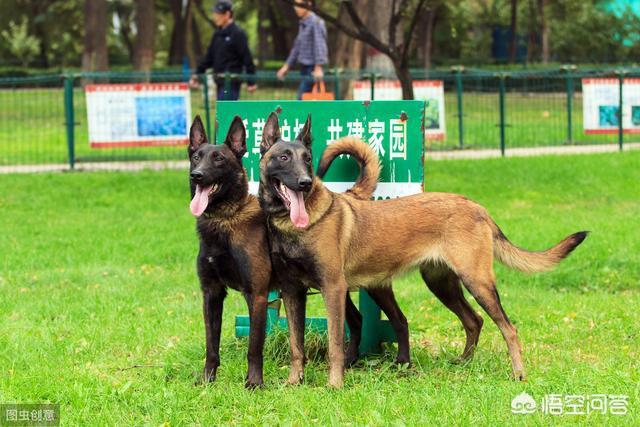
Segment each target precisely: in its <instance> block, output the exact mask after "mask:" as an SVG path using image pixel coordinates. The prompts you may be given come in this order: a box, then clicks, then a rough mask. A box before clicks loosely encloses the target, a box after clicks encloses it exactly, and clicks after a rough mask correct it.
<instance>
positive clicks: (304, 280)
mask: <svg viewBox="0 0 640 427" xmlns="http://www.w3.org/2000/svg"><path fill="white" fill-rule="evenodd" d="M262 135H263V136H262V137H263V139H262V144H261V147H260V149H261V153H262V159H261V162H260V190H259V199H260V205H261V207H262V209H263V210H264V211H265V213H266V214H267V215H268V230H269V239H270V242H271V252H272V254H271V258H272V264H273V272H274V274H275V276H276V277H277V278H278V281H279V282H280V286H281V289H282V290H283V296H284V303H285V307H286V309H287V317H288V320H289V323H290V325H291V326H290V328H291V331H292V332H293V333H292V334H291V353H292V366H291V373H290V376H289V381H290V382H297V381H300V380H301V379H302V378H303V372H304V348H303V345H304V344H303V342H302V341H301V337H302V334H301V333H300V330H303V328H304V316H303V315H301V313H300V311H301V305H300V301H299V300H297V299H296V298H299V295H300V293H301V292H302V290H306V289H307V288H308V287H314V288H319V289H320V291H321V292H322V295H323V297H324V301H325V305H326V309H327V315H328V328H329V385H330V386H333V387H341V386H342V385H343V378H344V352H343V334H344V328H343V325H344V320H345V295H346V293H347V291H348V290H349V289H354V288H357V287H365V288H375V287H378V286H380V284H387V283H390V280H391V279H392V278H393V277H394V276H396V275H398V274H401V273H404V272H406V271H408V270H411V269H413V268H418V269H419V270H420V272H421V273H422V276H423V279H424V280H425V282H426V283H427V285H428V286H429V288H430V289H431V290H432V291H433V292H434V293H435V294H436V296H437V297H438V298H439V299H440V300H441V301H442V302H443V303H444V304H445V305H446V306H447V307H448V308H449V309H451V310H452V311H453V312H454V313H455V314H456V315H458V317H459V318H460V320H461V321H462V323H463V325H464V328H465V331H466V334H467V342H466V346H465V350H464V352H463V356H465V357H468V356H469V355H470V354H471V352H472V351H473V348H474V347H475V345H476V343H477V340H478V335H479V333H480V328H481V326H482V321H481V320H480V317H479V316H478V315H477V314H476V313H475V312H474V311H473V310H472V309H471V307H470V306H469V304H468V303H467V301H466V299H465V298H464V296H463V293H462V288H461V286H460V282H462V284H464V286H465V287H466V288H467V289H468V290H469V292H470V293H471V295H473V297H474V298H475V299H476V300H477V301H478V303H479V304H480V306H482V308H483V309H484V310H485V311H486V312H487V314H488V315H489V316H490V317H491V319H492V320H493V321H494V322H495V323H496V325H497V326H498V328H499V329H500V331H501V332H502V335H503V337H504V339H505V341H506V343H507V347H508V349H509V354H510V356H511V361H512V365H513V374H514V376H515V378H517V379H524V377H525V369H524V366H523V363H522V355H521V353H522V350H521V346H520V342H519V341H518V336H517V333H516V328H515V327H514V326H513V325H512V324H511V322H510V321H509V318H508V317H507V315H506V313H505V311H504V309H503V308H502V305H501V304H500V298H499V297H498V292H497V290H496V278H495V274H494V271H493V259H494V257H495V258H497V259H498V261H500V262H502V263H503V264H505V265H507V266H509V267H511V268H515V269H518V270H521V271H525V272H537V271H545V270H549V269H551V268H553V267H554V266H555V265H556V264H558V263H559V262H560V261H561V260H562V259H563V258H565V257H566V256H567V255H568V254H569V253H570V252H571V251H572V250H573V249H575V247H576V246H578V245H579V244H580V243H581V242H582V241H583V240H584V239H585V237H586V235H587V233H586V232H579V233H575V234H572V235H570V236H568V237H566V238H565V239H564V240H562V241H561V242H560V243H558V244H557V245H555V246H553V247H552V248H550V249H547V250H545V251H540V252H531V251H527V250H524V249H521V248H518V247H517V246H514V245H513V244H512V243H511V242H509V240H508V239H507V238H506V237H505V235H504V234H503V233H502V232H501V231H500V228H499V227H498V226H497V225H496V223H495V222H494V221H493V219H491V217H490V216H489V213H488V212H487V210H486V209H485V208H483V207H482V206H480V205H479V204H477V203H475V202H473V201H471V200H469V199H467V198H465V197H463V196H460V195H457V194H447V193H423V194H418V195H414V196H407V197H401V198H397V199H392V200H381V201H368V200H360V199H358V198H355V197H350V196H345V195H342V194H337V193H333V192H331V191H330V190H328V189H327V188H326V187H325V186H324V184H323V183H322V181H321V180H320V179H319V178H318V177H314V175H313V168H312V164H311V118H310V117H309V118H308V119H307V121H306V123H305V126H304V128H303V129H302V131H301V133H300V135H299V136H298V137H297V138H296V140H295V141H292V142H286V141H283V140H282V139H281V137H280V127H279V124H278V117H277V116H276V115H275V113H272V114H271V115H269V118H268V119H267V122H266V124H265V127H264V130H263V134H262ZM363 144H364V143H363ZM324 166H325V165H324V164H323V165H321V168H320V169H323V168H324Z"/></svg>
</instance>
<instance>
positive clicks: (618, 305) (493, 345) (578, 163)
mask: <svg viewBox="0 0 640 427" xmlns="http://www.w3.org/2000/svg"><path fill="white" fill-rule="evenodd" d="M639 164H640V153H637V152H629V153H623V154H619V153H615V154H606V155H584V156H566V157H538V158H507V159H491V160H480V161H448V162H444V161H442V162H432V163H428V164H427V165H426V167H427V173H426V179H427V187H428V189H430V190H437V191H451V192H458V193H462V194H465V195H467V196H469V197H470V198H473V199H475V200H477V201H478V202H480V203H482V204H483V205H484V206H486V207H487V208H488V209H489V211H490V212H491V213H492V215H493V217H494V219H495V220H496V221H497V223H498V224H499V225H500V226H501V228H502V229H503V231H504V232H505V234H506V235H507V236H509V238H510V239H511V240H512V241H513V242H515V243H516V244H518V245H521V246H524V247H526V248H531V249H542V248H545V247H547V246H549V245H551V244H553V243H555V242H556V241H558V240H560V239H561V238H562V237H564V236H565V235H567V234H569V233H571V232H574V231H577V230H581V229H588V230H591V235H590V236H589V238H588V239H587V240H586V241H585V243H584V244H583V245H581V246H580V247H579V248H578V249H577V250H576V251H575V252H574V253H573V254H572V255H571V256H570V257H569V258H568V259H567V260H566V261H565V262H563V263H562V264H561V265H560V266H559V268H558V269H557V270H556V271H554V272H551V273H545V274H539V275H532V276H525V275H523V274H521V273H517V272H512V271H509V270H507V269H505V268H503V267H502V266H498V267H497V276H498V287H499V289H500V295H501V298H502V302H503V305H504V307H505V310H506V312H507V313H508V314H509V316H510V317H511V319H512V320H513V322H514V323H515V324H516V325H517V327H518V330H519V334H520V339H521V341H522V343H523V347H524V360H525V364H526V367H527V368H528V374H529V380H528V381H527V382H525V383H518V382H514V381H512V380H510V379H509V373H510V370H511V368H510V363H509V359H508V355H507V351H506V346H505V344H504V341H503V339H502V336H501V335H500V333H499V331H498V329H497V328H496V326H495V325H493V323H491V321H490V320H489V318H488V316H487V315H486V314H484V313H483V318H484V319H485V327H484V330H483V333H482V336H481V338H480V345H479V348H478V351H477V353H476V356H475V358H474V359H473V360H472V361H471V362H469V363H467V364H465V365H461V366H459V365H452V364H450V363H449V360H450V359H452V358H453V357H454V356H456V355H458V354H459V353H460V352H461V351H462V347H463V344H464V333H463V331H462V328H461V325H460V323H459V322H458V320H457V319H456V318H455V317H454V315H453V314H451V313H450V312H449V311H447V310H446V309H445V308H444V307H443V306H442V305H441V304H440V303H439V302H438V301H437V300H436V299H435V297H434V296H433V295H431V294H430V292H429V291H428V290H427V289H426V287H425V285H424V284H423V283H422V282H421V281H420V280H419V279H418V276H417V275H416V274H409V275H408V276H406V277H404V278H401V279H398V280H396V283H395V285H396V287H395V289H396V293H397V296H398V299H399V303H400V306H401V307H402V308H403V309H404V311H405V313H406V314H407V317H408V319H409V323H410V331H411V344H412V358H413V362H414V366H413V367H412V368H409V369H398V368H396V367H395V366H394V365H393V363H392V362H393V358H394V348H393V346H389V347H387V349H386V351H385V352H384V353H383V354H382V355H380V356H379V357H370V358H368V359H366V360H364V361H362V362H361V363H360V364H359V365H358V366H357V367H356V368H355V369H352V370H350V371H348V372H347V374H346V384H345V387H344V389H343V390H339V391H336V390H329V389H327V388H325V383H326V380H327V364H326V360H325V351H326V350H325V347H324V345H323V343H324V341H323V339H318V337H317V336H314V337H309V341H311V344H310V345H309V346H308V353H309V357H310V361H309V364H308V367H307V370H306V374H307V377H306V383H305V385H303V386H299V387H287V386H284V381H285V379H286V377H287V372H288V371H287V369H288V359H287V358H288V356H287V351H288V350H287V344H286V339H285V336H284V334H277V335H272V336H269V337H268V339H267V344H266V357H265V380H266V388H265V389H264V390H257V391H246V390H245V389H244V388H243V377H244V374H245V370H246V347H247V341H246V339H236V338H234V336H233V319H234V316H235V315H238V314H245V312H246V309H245V304H244V301H243V300H242V298H241V297H240V296H239V295H238V294H237V293H231V294H230V296H229V297H228V299H227V302H226V306H225V311H224V324H223V339H222V346H221V357H222V366H221V368H220V370H219V377H218V379H217V381H216V382H215V383H214V384H212V385H209V386H195V385H194V376H193V372H199V371H200V370H201V368H202V366H203V360H204V329H203V325H202V320H201V317H202V315H201V297H200V291H199V286H198V283H197V279H196V275H195V268H194V267H195V261H194V260H195V255H196V251H197V240H196V236H195V230H194V220H193V218H192V217H191V216H190V214H189V211H188V202H189V196H188V193H187V191H188V190H187V180H186V175H185V173H184V172H179V171H166V172H140V173H115V172H113V173H90V174H88V173H85V174H82V173H64V174H36V175H0V188H2V191H1V192H0V224H2V233H1V234H0V307H2V309H0V402H57V403H60V404H61V408H62V409H61V411H62V418H61V419H62V423H63V424H64V425H78V424H82V425H132V424H136V425H141V424H149V425H159V424H165V425H181V424H186V423H189V424H197V425H211V424H219V423H227V424H241V425H256V424H258V425H263V424H268V425H273V424H294V425H306V424H319V425H325V424H346V423H351V424H357V425H363V424H371V425H388V424H397V425H403V424H406V425H417V424H421V425H422V424H438V425H470V424H474V425H492V426H493V425H504V424H524V423H527V424H534V425H538V424H557V423H561V424H573V423H579V424H590V425H591V424H610V425H638V423H639V422H640V410H639V403H640V401H639V399H640V388H639V385H638V384H639V382H640V374H639V372H640V369H639V368H640V363H639V362H638V360H639V358H640V353H639V349H640V337H639V332H638V331H639V330H640V312H639V310H638V307H639V306H640V283H639V277H640V256H639V255H638V254H639V253H640V229H639V227H638V213H639V212H640V189H639V186H638V183H639V182H640V169H639V168H638V165H639ZM399 215H401V213H399ZM473 304H474V307H476V308H477V307H478V306H477V304H475V302H474V303H473ZM478 309H479V308H478ZM309 314H310V315H320V316H323V315H324V309H323V306H322V302H321V300H320V298H319V297H317V296H316V297H311V298H310V307H309ZM523 391H526V392H528V393H529V394H530V395H532V396H533V397H534V398H535V399H536V400H537V401H538V403H540V399H541V398H542V397H543V396H544V395H547V394H559V395H563V396H564V395H595V394H615V395H620V394H624V395H628V396H629V406H628V410H629V413H628V414H627V415H626V416H613V415H600V414H592V415H591V416H590V417H586V416H576V415H573V416H571V415H564V416H560V417H558V416H552V415H543V414H541V413H536V414H533V415H512V414H511V411H510V403H511V399H512V398H513V397H515V396H516V395H518V394H520V393H521V392H523Z"/></svg>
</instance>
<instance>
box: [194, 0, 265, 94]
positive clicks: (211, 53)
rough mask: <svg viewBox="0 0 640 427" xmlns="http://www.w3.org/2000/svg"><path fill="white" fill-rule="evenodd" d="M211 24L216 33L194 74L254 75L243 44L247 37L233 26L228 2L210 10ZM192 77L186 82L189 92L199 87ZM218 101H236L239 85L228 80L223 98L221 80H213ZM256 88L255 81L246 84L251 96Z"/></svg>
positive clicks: (247, 51) (237, 82) (225, 1)
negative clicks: (226, 90)
mask: <svg viewBox="0 0 640 427" xmlns="http://www.w3.org/2000/svg"><path fill="white" fill-rule="evenodd" d="M213 22H214V23H215V24H216V26H217V27H218V29H217V30H216V32H215V33H214V34H213V38H212V39H211V43H210V44H209V47H208V48H207V53H206V54H205V56H204V58H202V60H201V61H200V63H199V64H198V68H196V74H202V73H204V72H205V71H206V70H207V69H208V68H213V71H214V73H216V74H219V73H226V72H229V73H242V71H243V68H244V70H246V72H247V74H255V73H256V67H255V65H254V63H253V58H252V57H251V51H250V50H249V46H248V44H247V35H246V34H245V32H244V31H243V30H242V28H240V27H238V26H237V25H236V24H235V22H233V9H232V6H231V2H230V1H229V0H220V1H218V2H217V3H216V5H215V6H214V7H213ZM196 74H194V75H192V76H191V80H189V85H190V86H191V87H192V88H197V87H199V83H198V76H197V75H196ZM215 81H216V86H217V91H218V96H217V98H218V99H219V100H234V101H235V100H237V99H238V98H239V97H240V85H241V83H242V82H241V81H239V80H236V79H234V80H232V81H231V87H230V88H229V93H226V94H225V84H224V83H225V82H224V78H220V77H216V78H215ZM257 88H258V86H257V85H256V83H255V80H253V79H249V80H248V81H247V90H248V91H249V92H253V91H255V90H256V89H257Z"/></svg>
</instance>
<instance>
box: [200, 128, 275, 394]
mask: <svg viewBox="0 0 640 427" xmlns="http://www.w3.org/2000/svg"><path fill="white" fill-rule="evenodd" d="M189 139H190V143H189V148H188V152H189V159H190V163H191V167H190V171H189V176H190V188H191V197H193V196H194V194H195V189H196V185H198V184H199V185H203V186H208V185H212V184H218V186H219V190H218V191H217V192H216V193H214V194H212V195H210V196H209V203H208V205H207V208H206V210H205V212H204V213H203V215H202V216H200V217H199V218H198V220H197V226H196V228H197V231H198V236H199V238H200V250H199V253H198V257H197V271H198V277H199V279H200V286H201V289H202V292H203V299H204V303H203V311H204V320H205V331H206V350H207V351H206V361H205V367H204V379H205V381H213V380H214V379H215V376H216V372H217V369H218V366H219V365H220V353H219V350H220V331H221V322H222V309H223V301H224V298H225V296H226V295H227V288H232V289H235V290H237V291H240V292H242V294H243V295H244V296H245V299H246V300H247V304H248V306H249V311H250V315H251V336H250V343H249V353H248V360H249V371H248V373H247V382H246V385H247V386H248V387H255V386H260V385H262V383H263V378H262V345H263V342H264V333H265V323H264V322H265V321H266V320H265V319H264V316H262V314H261V313H263V312H264V313H266V293H267V292H268V288H265V289H260V290H259V292H260V293H261V294H264V295H263V296H264V301H265V302H264V304H263V305H264V306H260V307H258V306H257V305H256V304H252V302H253V301H254V300H255V295H256V294H257V293H258V290H256V289H254V286H255V280H253V278H252V277H251V274H252V273H251V272H252V271H253V270H252V267H253V266H252V262H253V260H252V259H251V258H250V257H249V256H248V255H247V252H246V250H245V248H242V247H239V246H237V245H234V244H233V243H232V242H233V239H232V237H233V236H232V233H234V232H236V231H235V230H234V229H233V228H230V227H229V226H227V221H228V219H230V218H232V217H233V216H234V215H236V214H237V213H238V212H239V211H240V210H241V209H243V208H244V207H245V205H246V203H247V200H248V197H249V194H248V182H247V176H246V173H245V171H244V168H243V166H242V156H243V155H244V153H245V152H246V131H245V129H244V125H243V123H242V120H241V119H240V117H237V116H236V117H235V118H234V120H233V122H232V124H231V126H230V128H229V132H228V134H227V137H226V138H225V141H224V143H223V144H221V145H211V144H209V143H208V142H207V137H206V134H205V131H204V126H203V125H202V120H201V119H200V117H199V116H196V118H195V120H194V122H193V125H192V126H191V130H190V138H189ZM254 200H255V199H254ZM254 203H255V202H254ZM258 212H259V211H258ZM247 226H248V227H250V228H251V229H252V230H257V231H258V232H259V231H262V235H263V236H262V237H263V238H262V239H260V236H259V235H256V244H257V245H262V246H265V247H264V248H261V250H263V251H264V253H265V258H266V259H267V260H268V259H269V256H268V253H267V251H268V249H267V248H266V246H267V243H266V230H265V223H264V217H263V216H262V215H259V217H257V218H256V219H254V220H253V222H250V223H249V224H248V225H247ZM256 234H258V233H256ZM266 267H268V268H269V269H270V267H271V266H270V264H269V265H268V266H265V268H266ZM269 271H270V270H269Z"/></svg>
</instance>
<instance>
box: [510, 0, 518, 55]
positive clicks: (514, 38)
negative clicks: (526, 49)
mask: <svg viewBox="0 0 640 427" xmlns="http://www.w3.org/2000/svg"><path fill="white" fill-rule="evenodd" d="M517 32H518V0H511V41H510V43H509V62H511V63H512V64H513V63H515V62H516V59H517V54H518V34H517Z"/></svg>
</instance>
